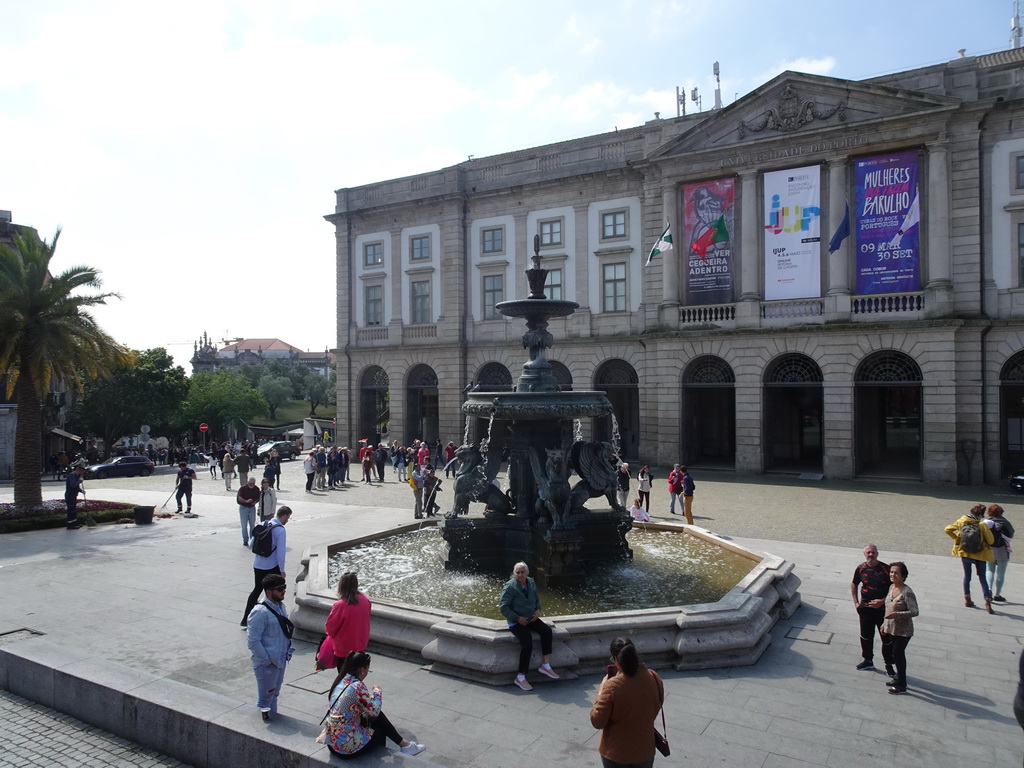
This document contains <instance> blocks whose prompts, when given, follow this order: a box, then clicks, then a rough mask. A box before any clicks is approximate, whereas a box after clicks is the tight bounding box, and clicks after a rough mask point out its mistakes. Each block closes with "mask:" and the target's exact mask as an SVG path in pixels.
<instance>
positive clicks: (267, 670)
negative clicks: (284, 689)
mask: <svg viewBox="0 0 1024 768" xmlns="http://www.w3.org/2000/svg"><path fill="white" fill-rule="evenodd" d="M252 671H253V672H254V673H255V674H256V706H257V707H259V708H260V709H268V708H269V709H270V711H271V712H274V713H275V714H276V713H277V696H278V694H279V693H281V686H282V685H284V667H275V666H274V665H273V664H269V665H267V666H262V667H253V669H252Z"/></svg>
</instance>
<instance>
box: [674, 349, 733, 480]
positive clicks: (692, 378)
mask: <svg viewBox="0 0 1024 768" xmlns="http://www.w3.org/2000/svg"><path fill="white" fill-rule="evenodd" d="M735 385H736V375H735V374H734V373H733V370H732V367H731V366H730V365H729V364H728V363H727V362H725V360H723V359H722V358H720V357H715V356H714V355H702V356H700V357H696V358H694V359H693V360H691V361H690V364H689V365H687V366H686V370H685V371H684V372H683V425H682V434H681V437H682V450H681V451H680V454H679V455H680V456H681V457H682V461H683V463H684V464H700V465H702V466H705V467H716V468H722V469H735V468H736V386H735Z"/></svg>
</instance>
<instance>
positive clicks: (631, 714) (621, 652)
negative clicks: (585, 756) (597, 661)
mask: <svg viewBox="0 0 1024 768" xmlns="http://www.w3.org/2000/svg"><path fill="white" fill-rule="evenodd" d="M612 654H613V656H614V658H615V664H614V665H613V666H609V667H608V676H607V677H606V678H604V680H602V681H601V688H600V690H598V692H597V700H596V701H595V702H594V706H593V707H592V708H591V710H590V723H591V725H593V726H594V727H595V728H600V729H601V730H602V732H601V743H600V745H599V746H598V752H599V753H600V754H601V765H602V766H603V767H604V768H618V767H619V766H638V767H639V768H646V767H649V766H652V765H654V718H655V717H657V715H658V712H659V710H661V705H662V702H663V701H664V700H665V685H664V683H663V682H662V680H661V678H660V677H659V676H658V673H657V672H655V671H653V670H649V669H647V667H646V666H644V665H643V664H641V663H640V657H639V656H638V655H637V652H636V647H635V646H634V645H633V643H632V642H630V641H629V640H626V641H623V640H622V639H620V638H616V639H615V640H613V641H612Z"/></svg>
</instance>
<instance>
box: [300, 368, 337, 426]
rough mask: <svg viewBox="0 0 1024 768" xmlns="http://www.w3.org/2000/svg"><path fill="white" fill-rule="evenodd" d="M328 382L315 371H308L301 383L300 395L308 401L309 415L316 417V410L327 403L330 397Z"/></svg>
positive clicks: (329, 384)
mask: <svg viewBox="0 0 1024 768" xmlns="http://www.w3.org/2000/svg"><path fill="white" fill-rule="evenodd" d="M330 391H331V383H330V380H329V379H328V378H327V377H326V376H323V375H321V374H319V373H316V372H315V371H310V372H309V374H308V375H307V376H306V378H305V379H304V380H303V382H302V394H303V396H304V397H305V398H306V399H307V400H309V415H310V416H316V409H317V408H319V407H320V406H321V405H323V404H324V403H326V402H327V398H328V395H330Z"/></svg>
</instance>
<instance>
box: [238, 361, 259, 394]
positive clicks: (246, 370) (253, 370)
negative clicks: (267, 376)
mask: <svg viewBox="0 0 1024 768" xmlns="http://www.w3.org/2000/svg"><path fill="white" fill-rule="evenodd" d="M238 372H239V373H240V374H242V375H243V376H244V377H245V379H246V381H248V382H249V383H250V384H252V385H253V386H254V387H256V388H257V389H259V386H260V379H262V378H263V374H264V371H263V366H262V365H253V364H252V363H242V364H241V365H240V366H238Z"/></svg>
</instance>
